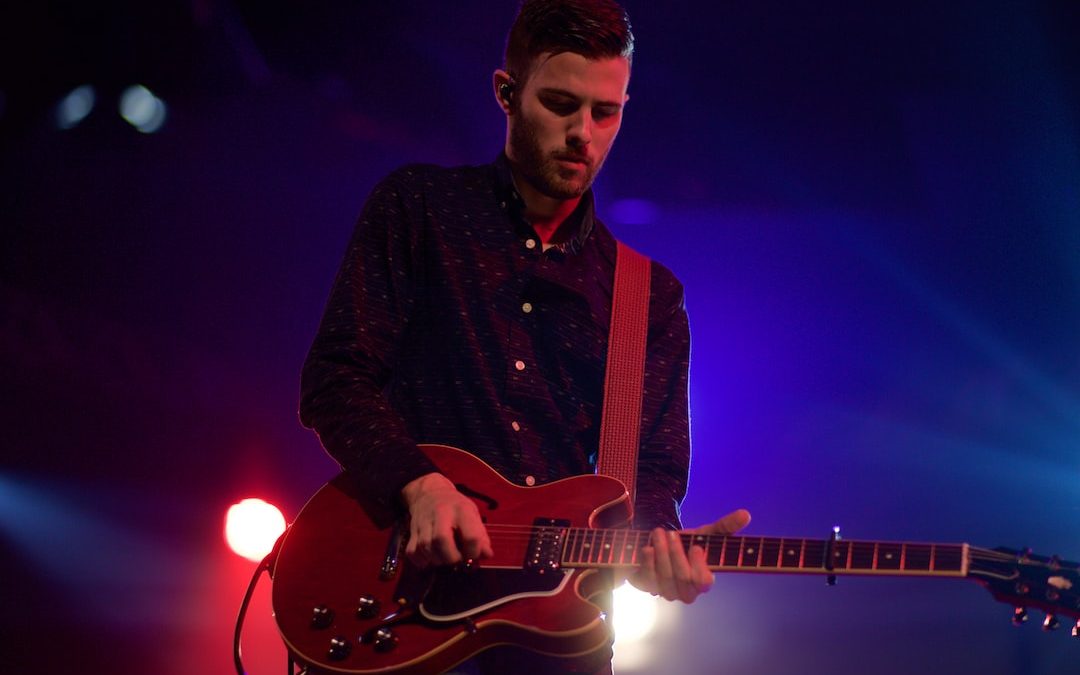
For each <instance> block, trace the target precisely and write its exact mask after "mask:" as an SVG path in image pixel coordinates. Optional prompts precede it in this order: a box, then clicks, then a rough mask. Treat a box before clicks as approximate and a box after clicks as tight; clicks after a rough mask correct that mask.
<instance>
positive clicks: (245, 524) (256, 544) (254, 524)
mask: <svg viewBox="0 0 1080 675" xmlns="http://www.w3.org/2000/svg"><path fill="white" fill-rule="evenodd" d="M284 531H285V516H283V515H281V511H279V510H278V508H277V507H276V506H274V505H273V504H268V503H266V502H264V501H263V500H261V499H244V500H242V501H240V502H239V503H237V504H233V505H232V506H230V507H229V511H228V513H226V514H225V541H226V542H227V543H228V544H229V548H231V549H232V550H233V552H235V553H236V554H237V555H240V556H243V557H245V558H247V559H248V560H254V561H255V562H259V561H260V560H262V559H263V558H265V557H266V554H267V553H269V552H270V551H271V549H273V548H274V542H275V541H277V538H278V537H280V536H281V533H282V532H284Z"/></svg>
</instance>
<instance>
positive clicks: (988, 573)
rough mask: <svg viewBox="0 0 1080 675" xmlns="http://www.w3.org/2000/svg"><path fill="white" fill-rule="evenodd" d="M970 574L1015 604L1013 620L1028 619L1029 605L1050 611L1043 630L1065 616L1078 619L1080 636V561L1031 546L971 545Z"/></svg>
mask: <svg viewBox="0 0 1080 675" xmlns="http://www.w3.org/2000/svg"><path fill="white" fill-rule="evenodd" d="M970 551H971V557H970V563H969V566H968V577H969V578H971V579H974V580H975V581H977V582H979V583H980V584H982V585H983V586H985V587H986V588H987V590H989V591H990V593H991V595H993V596H994V598H996V599H997V600H998V601H1000V602H1004V603H1008V604H1010V605H1012V606H1013V607H1015V610H1014V612H1013V623H1015V624H1017V625H1020V624H1022V623H1025V622H1026V621H1027V619H1028V609H1032V608H1034V609H1038V610H1042V611H1043V612H1045V613H1046V618H1045V620H1044V621H1043V624H1042V626H1043V630H1048V631H1049V630H1054V629H1056V628H1058V627H1059V626H1060V625H1061V617H1069V618H1071V619H1075V620H1076V624H1075V625H1074V626H1073V629H1072V634H1073V637H1080V563H1075V562H1070V561H1068V560H1062V559H1060V558H1058V557H1057V556H1051V557H1044V556H1040V555H1034V554H1033V553H1031V551H1030V550H1015V549H1008V548H996V549H993V550H988V549H977V548H974V547H972V548H971V549H970Z"/></svg>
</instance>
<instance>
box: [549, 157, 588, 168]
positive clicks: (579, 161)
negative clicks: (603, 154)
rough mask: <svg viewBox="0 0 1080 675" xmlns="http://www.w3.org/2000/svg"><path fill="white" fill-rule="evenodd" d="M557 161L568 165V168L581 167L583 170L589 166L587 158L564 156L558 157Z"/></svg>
mask: <svg viewBox="0 0 1080 675" xmlns="http://www.w3.org/2000/svg"><path fill="white" fill-rule="evenodd" d="M555 159H556V160H558V161H559V162H560V163H561V164H565V165H568V166H580V167H582V168H585V167H588V166H589V160H588V159H587V158H585V157H573V156H567V155H562V156H556V157H555Z"/></svg>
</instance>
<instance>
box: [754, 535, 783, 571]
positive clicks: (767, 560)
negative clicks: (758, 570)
mask: <svg viewBox="0 0 1080 675" xmlns="http://www.w3.org/2000/svg"><path fill="white" fill-rule="evenodd" d="M783 543H784V540H783V539H774V538H771V537H770V538H768V539H762V540H761V557H760V559H759V560H758V566H759V567H779V566H780V552H781V550H782V548H783Z"/></svg>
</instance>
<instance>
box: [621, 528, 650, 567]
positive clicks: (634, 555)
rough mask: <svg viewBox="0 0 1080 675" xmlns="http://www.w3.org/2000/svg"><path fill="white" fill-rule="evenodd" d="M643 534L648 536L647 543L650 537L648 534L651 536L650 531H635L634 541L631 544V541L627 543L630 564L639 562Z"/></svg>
mask: <svg viewBox="0 0 1080 675" xmlns="http://www.w3.org/2000/svg"><path fill="white" fill-rule="evenodd" d="M642 536H644V537H646V542H645V543H646V544H647V543H648V540H647V539H648V536H649V533H648V532H635V533H634V543H633V544H631V543H629V542H627V544H626V548H627V550H629V551H630V564H631V565H637V564H638V553H640V552H641V547H642V543H641V537H642Z"/></svg>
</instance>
